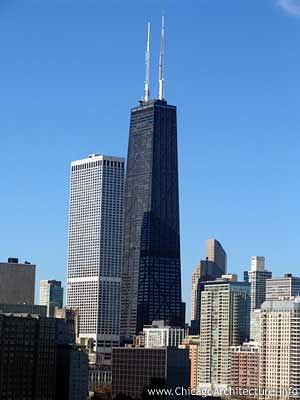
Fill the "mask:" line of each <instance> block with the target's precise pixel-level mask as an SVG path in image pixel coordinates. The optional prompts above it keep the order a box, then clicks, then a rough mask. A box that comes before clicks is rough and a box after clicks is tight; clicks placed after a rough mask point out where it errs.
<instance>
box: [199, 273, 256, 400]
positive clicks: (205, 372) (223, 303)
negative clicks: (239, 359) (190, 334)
mask: <svg viewBox="0 0 300 400" xmlns="http://www.w3.org/2000/svg"><path fill="white" fill-rule="evenodd" d="M249 319H250V287H249V284H248V283H247V282H238V281H237V276H236V275H229V274H228V275H223V276H222V278H219V279H216V280H215V281H212V282H207V283H205V286H204V291H203V292H202V295H201V325H200V340H199V353H198V371H197V383H198V387H199V389H200V390H203V391H204V392H206V393H209V392H211V393H217V392H218V393H220V394H221V393H222V391H226V389H227V388H228V385H229V381H230V376H229V350H230V346H239V345H241V344H242V343H243V342H245V341H246V340H247V339H248V338H249V325H250V323H249ZM225 393H226V392H225ZM220 394H218V395H215V394H214V395H212V396H213V397H214V396H216V397H219V396H221V395H220ZM222 394H223V393H222ZM221 397H222V396H221Z"/></svg>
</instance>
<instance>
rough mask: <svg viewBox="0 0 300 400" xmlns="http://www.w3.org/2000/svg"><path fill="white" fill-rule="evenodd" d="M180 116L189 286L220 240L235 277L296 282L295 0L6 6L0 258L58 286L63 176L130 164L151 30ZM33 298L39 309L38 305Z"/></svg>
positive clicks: (298, 9) (1, 42)
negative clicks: (288, 275)
mask: <svg viewBox="0 0 300 400" xmlns="http://www.w3.org/2000/svg"><path fill="white" fill-rule="evenodd" d="M162 11H164V13H165V15H166V97H167V100H168V101H169V102H170V103H173V104H176V105H177V106H178V122H179V124H178V128H179V129H178V134H179V162H180V164H179V165H180V196H181V203H180V205H181V238H182V240H181V242H182V278H183V293H184V299H185V300H186V301H187V302H189V297H190V286H191V273H192V270H193V268H194V265H195V263H196V262H197V261H198V260H199V259H200V258H203V257H204V242H205V240H206V239H207V238H208V237H216V238H218V239H219V240H220V241H221V243H222V244H223V246H224V247H225V249H226V251H227V253H228V257H229V268H228V269H229V271H231V272H237V273H239V274H241V272H242V271H243V270H244V268H245V267H246V266H248V265H249V260H250V257H251V255H265V256H266V259H267V265H268V267H270V268H271V269H272V270H273V271H274V274H275V275H280V274H282V273H283V272H285V271H291V272H293V273H295V274H298V275H300V261H299V256H297V254H298V252H299V247H300V212H299V211H300V201H299V197H300V189H299V184H300V180H299V175H300V161H299V160H300V157H299V151H300V112H299V106H300V73H299V71H300V52H299V46H300V1H298V0H296V1H293V0H282V1H277V0H248V1H244V0H243V1H241V0H228V1H224V0H193V1H188V0H186V1H179V0H177V1H175V0H172V1H158V0H151V1H150V0H149V1H146V0H144V1H141V0H139V1H136V0H132V1H121V0H120V1H112V0H110V1H99V0H94V1H92V0H72V1H71V0H48V1H46V0H23V1H22V0H18V1H17V0H10V1H9V0H0V48H1V55H0V58H1V59H0V134H1V142H0V143H1V144H0V163H1V167H0V171H1V196H0V210H1V219H0V221H1V225H0V259H1V260H4V259H6V258H7V257H9V256H15V257H19V258H20V259H21V260H24V259H26V260H30V261H32V262H34V263H36V264H37V266H38V269H37V272H38V273H37V279H38V280H39V279H45V278H46V279H47V278H49V279H50V278H55V279H61V280H63V281H64V282H65V279H66V252H67V220H68V191H69V164H70V162H71V160H74V159H79V158H82V157H84V156H86V155H87V154H89V153H94V152H97V153H105V154H111V155H120V156H125V155H126V153H127V141H128V126H129V110H130V108H131V107H133V106H136V105H137V102H138V100H139V99H140V97H141V96H142V93H143V80H144V49H145V35H146V22H147V20H148V19H150V20H151V22H152V28H153V29H152V66H151V85H152V87H151V89H152V95H156V93H157V82H156V78H157V59H158V44H159V24H160V15H161V13H162ZM37 298H38V296H37Z"/></svg>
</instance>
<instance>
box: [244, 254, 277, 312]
mask: <svg viewBox="0 0 300 400" xmlns="http://www.w3.org/2000/svg"><path fill="white" fill-rule="evenodd" d="M244 277H245V281H247V282H249V283H250V285H251V311H253V310H256V309H259V308H260V306H261V305H262V303H263V302H264V301H265V300H266V282H267V279H270V278H272V272H270V271H267V270H266V269H265V257H263V256H253V257H251V271H245V272H244Z"/></svg>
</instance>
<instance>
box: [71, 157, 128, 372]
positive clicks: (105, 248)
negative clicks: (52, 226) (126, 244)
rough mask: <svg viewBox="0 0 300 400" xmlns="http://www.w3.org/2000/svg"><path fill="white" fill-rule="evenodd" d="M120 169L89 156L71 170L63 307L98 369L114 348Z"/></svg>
mask: <svg viewBox="0 0 300 400" xmlns="http://www.w3.org/2000/svg"><path fill="white" fill-rule="evenodd" d="M124 163H125V160H124V159H123V158H118V157H111V156H104V155H95V154H92V155H90V156H89V157H88V158H85V159H83V160H78V161H73V162H72V164H71V192H70V215H69V251H68V283H67V284H68V286H67V305H68V306H69V307H71V308H76V309H78V312H79V338H80V341H81V343H82V344H84V345H87V344H88V343H90V342H91V341H92V342H94V346H93V347H94V350H95V351H96V354H97V362H98V363H99V364H101V365H110V362H111V348H112V346H116V345H118V344H119V324H120V292H121V265H122V228H123V190H124Z"/></svg>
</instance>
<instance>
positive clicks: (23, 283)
mask: <svg viewBox="0 0 300 400" xmlns="http://www.w3.org/2000/svg"><path fill="white" fill-rule="evenodd" d="M34 285H35V265H33V264H30V263H29V262H25V263H24V264H22V263H19V260H18V259H17V258H9V259H8V262H1V263H0V303H7V304H24V303H25V304H34Z"/></svg>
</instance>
